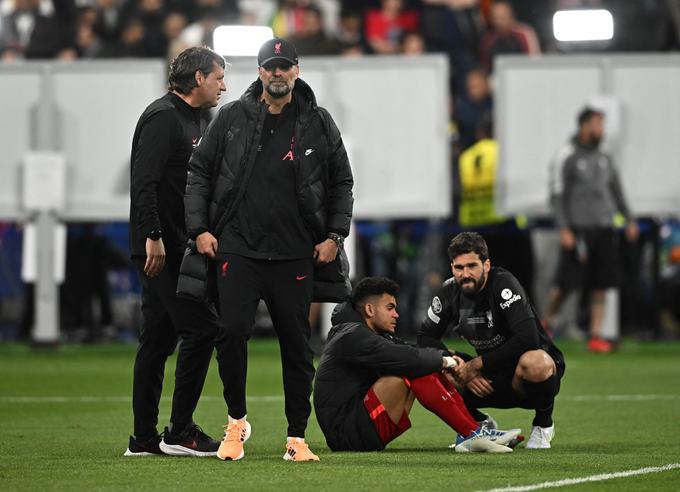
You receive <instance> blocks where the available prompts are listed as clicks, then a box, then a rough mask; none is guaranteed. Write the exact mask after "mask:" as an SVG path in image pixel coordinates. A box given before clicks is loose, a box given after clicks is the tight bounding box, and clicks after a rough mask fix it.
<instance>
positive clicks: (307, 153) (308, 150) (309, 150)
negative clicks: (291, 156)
mask: <svg viewBox="0 0 680 492" xmlns="http://www.w3.org/2000/svg"><path fill="white" fill-rule="evenodd" d="M312 152H314V149H307V150H305V155H309V154H311V153H312Z"/></svg>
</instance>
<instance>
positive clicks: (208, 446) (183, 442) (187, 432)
mask: <svg viewBox="0 0 680 492" xmlns="http://www.w3.org/2000/svg"><path fill="white" fill-rule="evenodd" d="M159 447H160V449H161V451H162V452H163V453H165V454H169V455H172V456H199V457H204V456H217V450H218V449H219V447H220V443H219V441H215V440H213V439H212V438H211V437H210V436H208V435H207V434H205V433H204V432H203V429H201V428H200V427H199V426H198V425H196V424H193V423H192V424H190V425H188V426H187V427H186V428H185V429H184V430H183V431H182V432H180V433H178V434H174V433H172V432H170V431H169V430H168V428H167V427H166V428H165V432H164V437H163V440H162V441H161V443H160V445H159Z"/></svg>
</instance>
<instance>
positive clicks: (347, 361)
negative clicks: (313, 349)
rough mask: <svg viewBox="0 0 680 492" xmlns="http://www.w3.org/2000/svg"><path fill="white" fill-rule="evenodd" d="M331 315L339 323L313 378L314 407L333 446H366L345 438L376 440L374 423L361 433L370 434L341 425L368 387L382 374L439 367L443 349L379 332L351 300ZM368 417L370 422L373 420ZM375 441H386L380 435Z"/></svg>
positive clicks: (414, 373)
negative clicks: (369, 324) (349, 430)
mask: <svg viewBox="0 0 680 492" xmlns="http://www.w3.org/2000/svg"><path fill="white" fill-rule="evenodd" d="M331 321H332V322H333V325H335V326H333V328H332V329H331V331H330V333H329V334H328V339H327V340H326V346H325V347H324V350H323V353H322V354H321V360H320V361H319V367H318V368H317V370H316V378H315V380H314V411H315V413H316V418H317V420H318V421H319V426H320V427H321V430H322V431H323V433H324V435H325V436H326V441H327V443H328V446H329V447H330V448H331V449H333V450H341V449H366V446H365V445H364V444H357V443H348V442H345V440H346V439H373V440H375V439H376V433H375V431H374V430H370V427H369V428H368V429H367V430H366V432H365V433H359V434H365V435H350V434H349V433H344V432H338V431H337V430H336V429H341V428H342V425H343V421H344V420H345V418H346V417H347V416H348V415H353V414H354V412H356V411H357V408H356V407H357V405H361V404H362V402H363V398H364V396H365V395H366V392H367V391H368V389H369V388H370V387H371V386H373V384H374V383H375V382H376V381H377V380H378V378H380V377H382V376H404V377H409V378H416V377H420V376H424V375H426V374H430V373H432V372H436V371H439V370H441V367H442V357H443V356H444V354H443V352H442V351H441V350H437V349H433V348H421V347H414V346H412V345H407V344H405V343H403V342H400V341H399V340H397V339H395V338H394V337H391V336H389V335H385V336H383V335H379V334H377V333H375V332H374V331H372V330H371V329H370V328H369V327H368V326H366V324H365V323H364V320H363V318H362V317H361V315H360V314H359V313H358V312H357V311H355V310H354V309H353V307H352V306H351V305H350V304H349V303H344V304H341V305H339V306H338V307H337V308H336V309H335V311H334V312H333V316H332V318H331ZM366 422H368V424H370V420H366ZM376 445H379V447H380V449H382V447H384V446H383V445H382V443H380V441H379V440H378V443H377V444H376ZM368 449H372V448H371V447H370V446H369V447H368Z"/></svg>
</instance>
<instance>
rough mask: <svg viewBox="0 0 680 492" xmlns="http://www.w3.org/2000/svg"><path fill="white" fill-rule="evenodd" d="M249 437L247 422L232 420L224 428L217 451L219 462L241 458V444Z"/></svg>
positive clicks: (242, 453)
mask: <svg viewBox="0 0 680 492" xmlns="http://www.w3.org/2000/svg"><path fill="white" fill-rule="evenodd" d="M249 437H250V423H249V422H248V421H247V420H232V421H231V422H229V424H227V425H226V426H225V428H224V439H223V440H222V443H221V444H220V448H219V449H218V450H217V457H218V458H219V459H221V460H228V461H236V460H240V459H241V458H243V456H244V455H245V453H244V452H243V443H244V442H246V441H247V440H248V438H249Z"/></svg>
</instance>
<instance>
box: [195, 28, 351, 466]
mask: <svg viewBox="0 0 680 492" xmlns="http://www.w3.org/2000/svg"><path fill="white" fill-rule="evenodd" d="M258 65H259V68H258V73H259V77H258V79H257V80H256V81H255V82H254V83H253V84H252V85H251V86H250V88H248V90H247V91H246V92H245V94H243V95H242V96H241V98H240V99H239V100H237V101H234V102H232V103H230V104H227V105H226V106H224V107H223V108H222V109H221V110H220V111H219V113H218V115H217V117H216V118H215V120H214V121H213V122H212V123H211V125H210V126H209V127H208V129H207V131H206V133H205V135H204V137H203V139H202V140H201V143H200V145H199V146H198V147H197V149H196V151H195V152H194V154H193V156H192V158H191V161H190V164H189V175H188V181H187V189H186V196H185V207H186V221H187V229H188V233H189V236H190V237H191V238H195V239H196V245H197V249H198V251H199V252H200V253H202V254H206V255H208V256H210V257H212V258H216V265H217V285H218V290H219V297H220V308H221V309H220V315H221V323H222V326H223V328H224V330H223V333H222V334H221V335H220V337H219V338H218V341H217V345H218V357H219V359H220V371H223V374H222V376H223V380H224V381H226V382H227V383H226V384H225V388H224V394H225V398H226V400H227V405H228V407H229V422H228V425H227V429H226V433H225V438H224V440H223V442H222V445H221V446H220V449H219V451H218V457H220V458H221V459H223V460H238V459H241V458H242V457H243V456H244V450H243V443H244V442H245V441H246V440H247V439H248V437H249V436H250V423H248V422H247V420H246V397H245V389H246V368H247V346H246V344H247V340H248V338H249V336H250V331H251V328H252V324H253V319H254V315H255V310H256V308H257V305H258V302H259V301H260V299H264V301H265V302H266V304H267V307H268V308H269V312H270V314H271V317H272V321H273V323H274V329H275V330H276V333H277V336H278V338H279V343H280V345H281V358H282V364H283V379H284V392H285V398H286V402H285V409H286V417H287V418H288V440H287V443H286V453H285V454H284V459H286V460H291V461H317V460H318V457H317V456H316V455H315V454H314V453H312V452H311V451H310V450H309V448H308V447H307V445H306V444H305V442H304V433H305V429H306V427H307V420H308V418H309V414H310V412H311V405H310V402H309V396H310V394H311V389H312V379H313V377H314V366H313V365H312V351H311V349H310V347H309V336H310V327H309V321H308V314H309V307H310V304H311V302H312V296H313V281H314V266H315V263H316V265H323V264H326V263H329V262H331V261H333V260H334V259H335V257H336V255H337V254H338V252H339V250H340V248H341V247H342V243H343V240H344V238H345V237H346V236H347V235H348V234H349V226H350V220H351V217H352V205H353V198H352V185H353V179H352V172H351V169H350V166H349V161H348V159H347V153H346V151H345V148H344V145H343V143H342V138H341V137H340V132H339V131H338V128H337V127H336V126H335V123H334V122H333V119H332V118H331V116H330V115H329V114H328V112H327V111H326V110H325V109H323V108H321V107H319V106H317V103H316V98H315V96H314V93H313V92H312V89H311V88H310V87H309V86H308V85H307V84H306V83H305V82H303V81H302V80H301V79H299V78H298V76H299V67H298V57H297V53H296V51H295V47H294V46H293V45H292V44H290V43H289V42H287V41H285V40H283V39H272V40H270V41H267V42H266V43H265V44H264V45H263V46H262V48H261V49H260V52H259V55H258Z"/></svg>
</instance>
